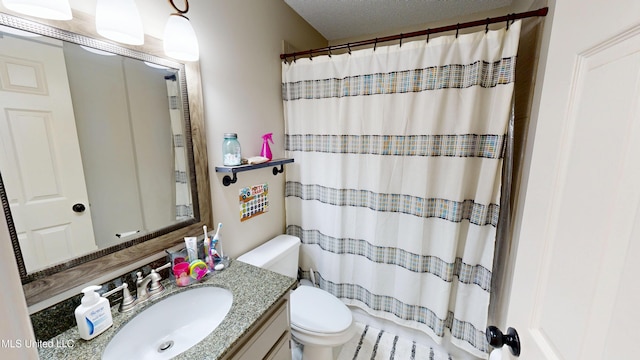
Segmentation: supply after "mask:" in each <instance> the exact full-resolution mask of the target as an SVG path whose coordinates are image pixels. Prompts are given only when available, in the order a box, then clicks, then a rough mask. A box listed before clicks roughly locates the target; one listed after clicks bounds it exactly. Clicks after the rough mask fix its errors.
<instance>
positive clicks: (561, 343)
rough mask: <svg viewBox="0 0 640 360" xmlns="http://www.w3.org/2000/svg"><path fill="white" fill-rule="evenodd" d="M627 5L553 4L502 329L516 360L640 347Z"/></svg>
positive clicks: (636, 79) (636, 86)
mask: <svg viewBox="0 0 640 360" xmlns="http://www.w3.org/2000/svg"><path fill="white" fill-rule="evenodd" d="M622 3H624V4H616V6H615V7H612V8H615V9H608V8H603V7H602V4H601V3H599V2H596V1H563V2H561V4H560V3H556V2H552V5H555V6H554V7H553V10H554V11H553V22H552V24H547V25H546V26H549V25H551V26H552V28H551V30H550V31H549V29H547V31H549V32H548V33H547V36H548V39H549V48H548V56H547V59H546V64H544V65H545V66H543V68H544V74H543V78H544V83H543V85H542V86H541V88H540V89H538V91H539V90H541V92H540V93H539V94H538V95H537V96H538V108H537V109H535V110H534V113H537V114H533V115H534V116H535V115H537V116H535V118H536V119H537V123H536V124H537V127H536V132H535V138H534V139H533V147H532V149H531V152H530V153H529V154H528V155H529V156H528V161H529V163H530V173H529V176H528V178H527V180H526V181H527V184H526V186H523V189H524V192H523V193H521V194H520V198H519V202H520V207H519V214H517V220H516V223H517V226H516V229H517V230H519V232H517V233H516V235H515V237H516V239H517V240H518V245H517V246H518V248H517V249H518V250H517V258H516V266H515V273H514V282H513V285H512V293H511V299H510V307H509V312H508V320H507V325H508V326H513V327H515V328H516V329H517V330H518V332H519V333H520V337H521V339H522V348H523V350H522V355H521V358H522V359H536V360H537V359H567V360H569V359H581V360H582V359H587V360H588V359H615V358H633V357H634V356H637V354H634V352H631V351H630V350H628V349H626V348H623V347H620V346H619V344H620V341H621V340H620V339H618V338H617V337H616V335H613V334H625V335H624V337H623V338H626V339H627V340H635V342H632V343H637V342H638V341H639V340H640V336H638V335H636V334H637V333H638V332H637V331H636V329H635V323H637V322H638V321H640V316H639V315H640V314H639V313H638V310H635V309H634V307H633V306H632V303H631V302H630V299H638V298H639V297H640V296H639V294H640V286H638V284H637V281H635V282H634V281H633V278H631V275H629V274H627V273H625V268H629V267H630V266H631V264H630V262H631V261H632V259H634V258H635V259H637V257H630V256H631V255H630V254H631V253H630V250H632V249H634V251H636V254H638V253H637V251H638V250H637V246H635V245H633V244H634V243H637V242H638V235H640V230H638V229H636V226H635V224H636V223H637V221H638V220H639V219H638V216H639V215H638V208H639V206H640V112H639V109H640V101H639V100H640V18H638V17H637V16H635V17H634V16H630V15H628V14H627V13H628V12H631V13H633V14H638V13H640V12H639V11H640V8H639V5H638V4H637V2H634V1H627V0H625V1H622ZM588 14H590V15H588ZM596 15H597V16H596ZM589 16H592V17H593V18H589ZM549 21H551V20H549ZM517 230H516V231H517ZM634 240H635V241H634ZM638 255H640V254H638ZM636 304H637V302H636ZM631 319H632V320H631ZM608 334H612V335H608ZM614 353H615V354H616V355H617V357H616V356H611V354H614Z"/></svg>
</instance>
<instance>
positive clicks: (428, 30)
mask: <svg viewBox="0 0 640 360" xmlns="http://www.w3.org/2000/svg"><path fill="white" fill-rule="evenodd" d="M429 36H431V28H428V29H427V44H428V43H429Z"/></svg>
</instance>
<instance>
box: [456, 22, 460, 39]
mask: <svg viewBox="0 0 640 360" xmlns="http://www.w3.org/2000/svg"><path fill="white" fill-rule="evenodd" d="M458 31H460V23H457V24H456V39H457V38H458Z"/></svg>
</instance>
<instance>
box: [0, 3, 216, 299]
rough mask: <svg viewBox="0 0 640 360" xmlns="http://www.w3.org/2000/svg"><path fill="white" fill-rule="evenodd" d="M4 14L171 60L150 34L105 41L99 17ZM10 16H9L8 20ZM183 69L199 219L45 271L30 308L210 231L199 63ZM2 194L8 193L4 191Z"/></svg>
mask: <svg viewBox="0 0 640 360" xmlns="http://www.w3.org/2000/svg"><path fill="white" fill-rule="evenodd" d="M0 14H1V15H4V16H5V18H7V19H11V18H18V19H19V21H20V22H21V23H22V21H23V20H24V21H26V22H33V23H36V26H37V27H39V26H40V25H45V26H49V27H52V28H54V30H55V31H62V33H64V32H68V33H69V35H70V36H73V35H75V34H77V35H80V36H84V37H87V38H91V39H95V41H96V42H99V43H102V44H103V45H105V47H108V48H109V51H111V52H114V53H118V54H120V55H125V56H126V55H127V52H128V51H130V50H133V51H135V52H137V53H141V54H149V55H151V56H154V57H157V58H161V59H162V58H164V59H166V57H165V55H164V53H163V47H162V42H161V41H160V40H159V39H156V38H153V37H150V36H148V35H145V44H144V45H141V46H129V45H122V44H116V43H112V42H109V41H107V40H104V39H102V38H101V37H100V36H99V35H98V34H97V33H96V32H95V25H94V24H95V21H94V17H93V16H91V15H88V14H84V13H81V12H78V11H73V20H70V21H56V20H45V19H37V18H30V17H28V16H24V15H21V14H16V13H12V12H10V11H3V12H1V13H0ZM6 15H9V16H8V17H7V16H6ZM9 22H10V21H9ZM23 25H24V24H23ZM45 35H46V34H45ZM171 62H173V63H176V62H177V61H175V60H173V59H172V60H171ZM183 66H184V72H185V75H186V76H185V77H186V79H185V80H186V86H187V94H188V108H189V109H188V110H189V116H190V125H191V126H190V130H191V142H192V154H193V160H194V161H193V168H192V169H191V172H192V174H193V176H194V177H195V181H192V184H194V183H195V189H196V194H197V196H195V197H194V199H193V201H194V213H196V214H198V215H199V216H196V218H195V220H194V221H191V222H189V223H187V224H185V223H182V224H179V226H176V227H171V228H168V229H164V231H159V232H155V233H151V234H148V235H146V236H144V237H143V238H141V239H140V241H141V242H140V241H136V242H137V243H135V244H134V245H132V246H130V247H126V248H124V249H121V250H117V251H114V252H110V253H107V254H104V252H103V251H99V252H97V253H94V254H90V255H87V256H83V257H82V261H80V263H78V264H75V263H74V265H73V266H71V267H68V268H66V269H64V270H61V271H57V272H55V273H52V274H48V273H47V272H44V273H43V275H39V276H36V277H34V278H31V279H29V281H28V282H24V281H23V291H24V296H25V299H26V301H27V305H28V306H32V305H35V304H38V303H41V302H43V301H46V300H48V299H51V298H54V297H60V296H62V295H61V294H63V293H65V292H68V291H70V290H72V289H76V288H78V287H81V286H83V285H85V284H87V283H91V282H92V281H94V280H95V281H97V282H100V281H104V280H108V279H104V276H105V275H107V274H108V275H110V276H112V277H115V276H119V275H121V274H123V273H126V272H128V271H127V270H126V267H127V266H131V265H132V264H136V263H142V262H144V260H145V259H150V260H149V262H150V261H151V259H153V258H158V257H159V256H161V254H164V251H165V250H166V249H168V248H171V247H174V246H176V245H180V244H183V243H184V239H183V238H184V237H185V236H194V235H196V234H200V233H201V232H202V227H203V225H208V226H211V224H212V216H211V195H210V188H209V171H208V167H207V163H208V162H207V149H206V139H205V129H204V112H203V105H202V104H203V99H202V84H201V78H200V68H199V63H198V62H187V63H183ZM0 185H1V184H0ZM0 190H2V192H4V189H0ZM3 195H4V194H3ZM4 213H5V217H6V218H7V222H8V223H9V232H10V233H11V234H10V235H11V238H12V239H17V235H16V234H15V227H14V226H13V220H12V218H11V212H10V210H9V209H7V208H4ZM12 232H13V233H12ZM15 246H16V244H14V248H15ZM18 260H20V259H18ZM78 291H79V290H78ZM70 295H73V294H70ZM70 295H69V296H70ZM61 300H62V299H61Z"/></svg>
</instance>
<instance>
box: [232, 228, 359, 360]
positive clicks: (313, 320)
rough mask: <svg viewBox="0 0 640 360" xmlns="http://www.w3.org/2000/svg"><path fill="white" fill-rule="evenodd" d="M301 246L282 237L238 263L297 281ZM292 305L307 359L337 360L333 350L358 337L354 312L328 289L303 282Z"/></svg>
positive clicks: (296, 333) (294, 239) (294, 331)
mask: <svg viewBox="0 0 640 360" xmlns="http://www.w3.org/2000/svg"><path fill="white" fill-rule="evenodd" d="M299 247H300V239H299V238H297V237H295V236H291V235H278V236H276V237H275V238H273V239H272V240H269V241H267V242H266V243H265V244H263V245H261V246H259V247H257V248H255V249H253V250H251V251H249V252H248V253H246V254H244V255H242V256H240V257H239V258H238V260H239V261H242V262H244V263H248V264H251V265H254V266H258V267H261V268H264V269H268V270H272V271H275V272H277V273H280V274H282V275H286V276H289V277H293V278H297V275H298V252H299ZM309 284H310V282H309ZM290 305H291V309H290V310H291V335H292V336H293V338H294V340H295V341H296V342H298V343H300V344H302V345H303V350H302V351H303V352H302V358H303V359H304V360H329V359H333V358H334V357H333V349H334V348H336V347H338V346H341V345H343V344H344V343H346V342H347V341H349V339H351V337H352V336H353V335H354V331H355V330H354V324H353V316H352V315H351V311H350V310H349V308H347V306H346V305H345V304H344V303H343V302H342V301H340V300H339V299H338V298H337V297H335V296H333V295H332V294H330V293H328V292H326V291H324V290H321V289H319V288H316V287H313V286H310V285H305V283H303V284H302V286H300V287H298V288H297V289H296V290H294V291H293V292H292V293H291V303H290Z"/></svg>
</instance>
